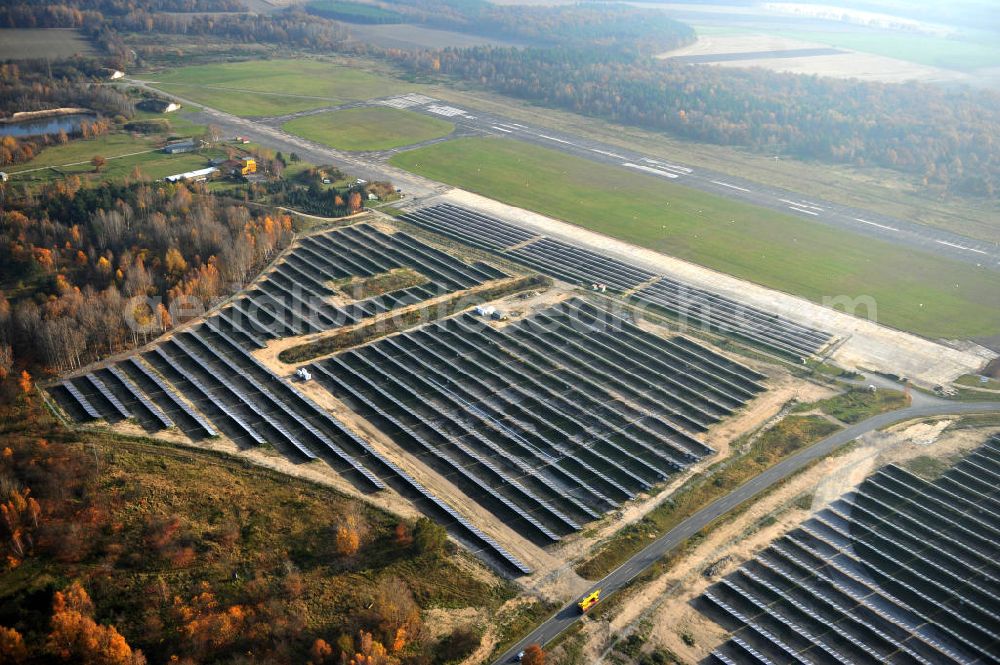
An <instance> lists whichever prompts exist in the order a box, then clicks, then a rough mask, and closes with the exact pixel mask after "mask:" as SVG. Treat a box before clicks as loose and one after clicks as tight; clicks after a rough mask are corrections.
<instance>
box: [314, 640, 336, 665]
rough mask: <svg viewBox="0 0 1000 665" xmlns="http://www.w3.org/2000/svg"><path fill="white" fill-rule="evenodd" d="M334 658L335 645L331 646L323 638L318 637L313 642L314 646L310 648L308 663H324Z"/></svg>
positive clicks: (318, 664) (319, 664)
mask: <svg viewBox="0 0 1000 665" xmlns="http://www.w3.org/2000/svg"><path fill="white" fill-rule="evenodd" d="M332 658H333V647H332V646H330V645H329V644H328V643H327V641H326V640H324V639H323V638H321V637H318V638H316V641H315V642H313V645H312V647H311V648H310V649H309V663H308V665H323V664H324V663H327V662H330V659H332Z"/></svg>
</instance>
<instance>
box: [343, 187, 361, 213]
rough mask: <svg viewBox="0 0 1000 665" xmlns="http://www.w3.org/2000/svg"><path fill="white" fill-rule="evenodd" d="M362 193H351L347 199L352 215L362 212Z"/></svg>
mask: <svg viewBox="0 0 1000 665" xmlns="http://www.w3.org/2000/svg"><path fill="white" fill-rule="evenodd" d="M361 205H362V203H361V192H351V193H350V195H349V196H348V197H347V209H348V210H350V211H351V212H352V213H354V212H357V211H359V210H361Z"/></svg>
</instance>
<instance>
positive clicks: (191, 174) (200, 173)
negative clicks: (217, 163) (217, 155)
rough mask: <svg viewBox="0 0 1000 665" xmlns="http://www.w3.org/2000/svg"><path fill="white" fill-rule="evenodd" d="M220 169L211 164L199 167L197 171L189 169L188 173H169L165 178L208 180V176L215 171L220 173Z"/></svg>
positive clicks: (172, 179)
mask: <svg viewBox="0 0 1000 665" xmlns="http://www.w3.org/2000/svg"><path fill="white" fill-rule="evenodd" d="M218 172H219V169H217V168H215V167H214V166H209V167H208V168H204V169H198V170H197V171H188V172H186V173H178V174H176V175H168V176H167V177H166V178H164V180H166V181H167V182H180V181H182V180H185V181H192V182H204V181H205V180H208V177H209V176H210V175H212V174H213V173H218Z"/></svg>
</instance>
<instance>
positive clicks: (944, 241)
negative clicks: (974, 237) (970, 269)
mask: <svg viewBox="0 0 1000 665" xmlns="http://www.w3.org/2000/svg"><path fill="white" fill-rule="evenodd" d="M934 242H936V243H938V244H939V245H948V246H949V247H954V248H955V249H964V250H965V251H967V252H975V253H976V254H987V253H988V252H984V251H983V250H981V249H976V248H975V247H966V246H965V245H956V244H955V243H953V242H948V241H947V240H935V241H934Z"/></svg>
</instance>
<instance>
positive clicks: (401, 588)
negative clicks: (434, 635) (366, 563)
mask: <svg viewBox="0 0 1000 665" xmlns="http://www.w3.org/2000/svg"><path fill="white" fill-rule="evenodd" d="M374 600H375V604H374V605H373V610H374V612H375V616H374V617H373V619H374V622H373V623H374V625H377V626H378V631H379V634H381V635H382V636H383V638H384V642H385V643H386V644H388V645H389V646H390V647H391V649H392V651H394V652H396V651H401V650H402V649H403V648H404V647H405V646H406V643H407V640H408V639H409V637H410V636H415V635H417V633H418V631H419V630H420V628H421V619H420V607H419V606H418V605H417V603H416V601H415V600H414V599H413V592H412V591H410V587H409V586H407V584H406V582H404V581H403V580H401V579H399V578H398V577H395V576H389V577H384V578H382V579H381V580H380V581H379V583H378V585H377V586H376V587H375V599H374Z"/></svg>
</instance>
